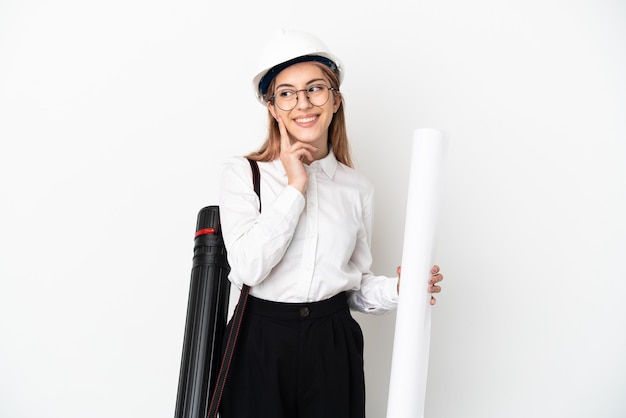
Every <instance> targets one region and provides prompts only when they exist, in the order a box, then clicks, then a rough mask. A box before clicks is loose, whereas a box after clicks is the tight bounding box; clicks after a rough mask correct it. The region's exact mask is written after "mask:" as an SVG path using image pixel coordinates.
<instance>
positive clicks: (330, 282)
mask: <svg viewBox="0 0 626 418" xmlns="http://www.w3.org/2000/svg"><path fill="white" fill-rule="evenodd" d="M258 165H259V170H260V173H261V208H262V211H261V212H259V201H258V198H257V196H256V194H255V192H254V189H253V184H252V174H251V173H252V172H251V169H250V164H249V163H248V161H247V160H246V159H245V158H243V157H233V158H230V159H229V160H227V161H226V162H225V164H224V165H223V167H222V172H221V188H220V199H219V205H220V218H221V224H222V234H223V237H224V242H225V244H226V250H227V253H228V262H229V264H230V267H231V271H230V275H229V279H230V281H231V282H232V283H233V284H235V285H236V286H237V287H238V288H241V286H242V285H243V284H247V285H249V286H250V294H251V295H253V296H256V297H258V298H261V299H266V300H272V301H277V302H313V301H320V300H324V299H328V298H330V297H332V296H334V295H336V294H337V293H339V292H342V291H347V292H348V295H349V299H348V303H349V305H350V307H351V308H352V309H355V310H358V311H361V312H366V313H377V314H378V313H385V312H388V311H390V310H393V309H395V308H396V307H397V300H398V293H397V278H391V277H386V276H376V275H374V274H372V272H371V271H370V268H371V264H372V255H371V250H370V242H371V235H372V234H371V230H372V228H371V227H372V212H373V193H374V189H373V186H372V184H371V183H370V182H369V181H367V180H366V179H365V178H364V177H362V176H361V175H359V174H357V172H356V171H355V170H354V169H352V168H349V167H347V166H345V165H344V164H341V163H339V162H338V161H337V159H336V158H335V156H334V154H333V153H332V151H331V152H329V154H328V156H326V157H325V158H323V159H321V160H318V161H314V162H313V163H311V164H310V165H308V166H307V165H305V168H306V171H307V174H308V182H307V190H306V194H305V195H304V196H303V195H302V193H300V192H299V191H298V190H297V189H295V188H294V187H291V186H289V185H288V184H287V174H286V172H285V170H284V168H283V165H282V163H281V162H280V160H278V159H277V160H274V161H271V162H259V163H258Z"/></svg>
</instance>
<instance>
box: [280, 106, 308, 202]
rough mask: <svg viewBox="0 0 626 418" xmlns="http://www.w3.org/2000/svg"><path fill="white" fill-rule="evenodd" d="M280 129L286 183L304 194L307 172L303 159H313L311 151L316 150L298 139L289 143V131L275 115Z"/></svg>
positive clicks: (281, 158) (281, 154)
mask: <svg viewBox="0 0 626 418" xmlns="http://www.w3.org/2000/svg"><path fill="white" fill-rule="evenodd" d="M276 121H277V122H278V129H279V131H280V162H281V163H282V164H283V167H284V168H285V171H286V172H287V183H288V184H289V185H290V186H292V187H295V188H296V189H298V190H299V191H300V193H302V194H304V193H305V192H306V185H307V174H306V170H305V169H304V159H305V158H306V159H307V160H308V161H309V162H312V161H313V152H315V151H316V150H317V148H316V147H314V146H313V145H311V144H306V143H304V142H300V141H294V143H293V144H292V143H291V139H290V137H289V133H288V132H287V128H285V124H284V123H283V120H282V119H281V118H280V116H277V117H276Z"/></svg>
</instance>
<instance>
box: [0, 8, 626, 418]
mask: <svg viewBox="0 0 626 418" xmlns="http://www.w3.org/2000/svg"><path fill="white" fill-rule="evenodd" d="M625 19H626V4H625V3H624V2H623V1H617V0H616V1H610V0H586V1H582V0H579V1H557V0H541V1H539V0H527V1H509V2H502V1H496V0H477V1H473V2H466V1H461V0H438V1H434V0H428V1H419V2H417V1H407V0H405V1H399V0H389V1H384V2H369V1H363V2H356V3H355V2H345V4H344V3H340V2H337V1H327V0H320V1H317V2H314V3H306V2H304V3H302V2H299V3H294V2H290V1H274V2H260V1H251V0H250V1H248V2H236V1H232V2H209V1H206V0H205V1H192V0H182V1H173V0H169V1H159V0H156V1H155V0H151V1H148V0H110V1H106V2H104V1H101V2H95V1H81V0H58V1H54V2H44V1H34V0H20V1H17V0H1V1H0V141H1V148H0V199H1V205H0V210H1V216H0V416H2V417H7V418H18V417H36V416H45V417H48V418H53V417H54V418H56V417H59V418H61V417H62V418H84V417H89V418H91V417H94V418H95V417H106V418H109V417H116V418H122V417H124V418H125V417H132V418H137V417H167V418H170V417H172V416H173V414H174V406H175V400H176V392H177V384H178V372H179V366H180V355H181V351H182V340H183V333H184V323H185V315H186V306H187V297H188V288H189V279H190V272H191V257H192V248H193V232H194V231H195V222H196V215H197V212H198V210H199V209H200V208H201V207H203V206H205V205H210V204H215V203H216V202H217V198H218V179H217V174H218V172H219V167H220V165H221V162H222V161H223V160H224V159H225V158H226V157H228V156H231V155H241V154H244V153H247V152H249V151H251V150H253V149H255V148H256V147H257V146H258V145H259V144H260V143H261V141H262V140H263V138H264V135H265V121H266V114H265V111H264V109H263V108H262V107H261V106H260V105H259V104H258V103H257V102H256V101H255V99H254V97H253V92H252V89H251V86H250V79H251V76H252V74H253V73H254V64H255V57H256V53H257V51H258V50H259V48H260V47H261V46H262V45H263V44H264V42H265V40H267V39H268V38H269V37H270V36H271V33H272V30H273V29H274V28H275V27H278V26H283V27H286V28H299V29H305V30H310V31H313V32H314V33H316V34H317V35H318V36H319V37H320V38H321V39H323V40H324V41H325V42H326V43H327V44H328V46H329V47H331V49H332V50H333V51H334V52H335V53H336V54H337V55H339V56H340V57H341V58H342V59H343V61H344V63H345V65H346V69H347V71H346V81H345V83H344V85H343V86H342V90H343V93H344V95H345V99H346V103H345V105H346V111H347V115H348V123H349V125H348V129H349V135H350V137H351V142H352V146H353V153H354V157H355V161H356V165H357V168H358V169H359V170H360V171H361V172H362V173H364V174H365V175H366V176H367V177H369V178H370V179H371V180H372V181H373V182H374V183H375V186H376V188H377V198H376V220H375V231H374V243H373V251H374V255H375V259H376V263H375V266H374V267H375V271H376V272H377V273H379V274H388V275H394V273H395V268H396V266H397V265H398V264H399V262H400V256H401V252H402V248H401V244H402V234H403V229H404V212H405V204H406V189H407V175H408V170H409V154H410V143H411V139H412V135H413V130H414V129H415V128H418V127H433V128H439V129H443V130H444V131H445V132H446V133H447V134H448V135H449V139H450V148H449V154H448V161H447V167H446V183H445V189H444V199H443V211H442V214H441V218H440V221H441V225H440V234H439V238H438V247H437V248H438V257H437V259H438V263H439V264H440V265H441V266H442V268H443V271H444V273H445V276H446V279H445V289H444V293H443V294H442V295H441V296H440V297H439V303H438V304H437V306H436V308H435V309H434V312H433V330H432V341H431V343H432V345H431V355H430V366H429V370H428V373H429V378H428V379H429V380H428V390H427V403H426V411H425V412H426V413H425V415H426V416H427V417H428V418H436V417H445V418H451V417H459V418H466V417H476V418H490V417H493V418H502V417H507V418H511V417H546V418H547V417H550V418H553V417H567V418H576V417H594V418H596V417H611V418H613V417H614V418H618V417H624V416H626V400H625V399H626V397H625V396H624V395H625V393H626V325H625V324H624V320H625V319H626V300H625V296H626V284H625V282H626V265H625V263H624V259H625V257H624V256H625V255H626V220H625V216H626V215H624V214H626V164H625V163H626V117H625V116H626V82H625V80H626V78H625V77H624V74H626V25H625V24H624V23H625V21H626V20H625ZM358 320H359V321H360V322H361V323H362V325H363V328H364V332H365V338H366V341H367V345H366V353H365V354H366V363H367V367H366V374H367V379H368V410H369V417H371V418H378V417H383V416H384V414H385V411H386V399H387V385H388V379H389V368H390V355H391V347H392V339H393V324H394V315H393V314H391V315H388V316H383V317H365V316H361V315H359V316H358Z"/></svg>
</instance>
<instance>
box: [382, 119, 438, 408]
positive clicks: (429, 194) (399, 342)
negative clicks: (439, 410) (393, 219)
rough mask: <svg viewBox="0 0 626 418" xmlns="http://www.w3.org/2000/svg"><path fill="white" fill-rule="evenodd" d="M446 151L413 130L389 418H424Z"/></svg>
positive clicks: (428, 133)
mask: <svg viewBox="0 0 626 418" xmlns="http://www.w3.org/2000/svg"><path fill="white" fill-rule="evenodd" d="M446 151H447V140H446V138H445V136H444V134H443V133H442V132H441V131H438V130H436V129H416V130H415V132H414V136H413V145H412V152H411V168H410V175H409V190H408V200H407V206H406V217H405V229H404V245H403V250H402V272H401V281H400V295H399V300H398V310H397V313H396V328H395V334H394V341H393V354H392V361H391V375H390V381H389V398H388V403H387V418H422V417H423V416H424V403H425V399H426V378H427V374H428V355H429V349H430V293H428V277H430V269H431V267H432V266H433V264H434V245H435V236H436V230H437V221H438V219H437V218H438V214H439V204H440V196H441V186H442V182H443V163H444V160H445V155H446Z"/></svg>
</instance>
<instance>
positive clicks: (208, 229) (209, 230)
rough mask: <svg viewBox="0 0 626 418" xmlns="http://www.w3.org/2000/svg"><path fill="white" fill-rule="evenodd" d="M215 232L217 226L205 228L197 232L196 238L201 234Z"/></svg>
mask: <svg viewBox="0 0 626 418" xmlns="http://www.w3.org/2000/svg"><path fill="white" fill-rule="evenodd" d="M213 234H215V228H204V229H201V230H199V231H198V232H196V235H195V237H194V238H198V237H199V236H200V235H213Z"/></svg>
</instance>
